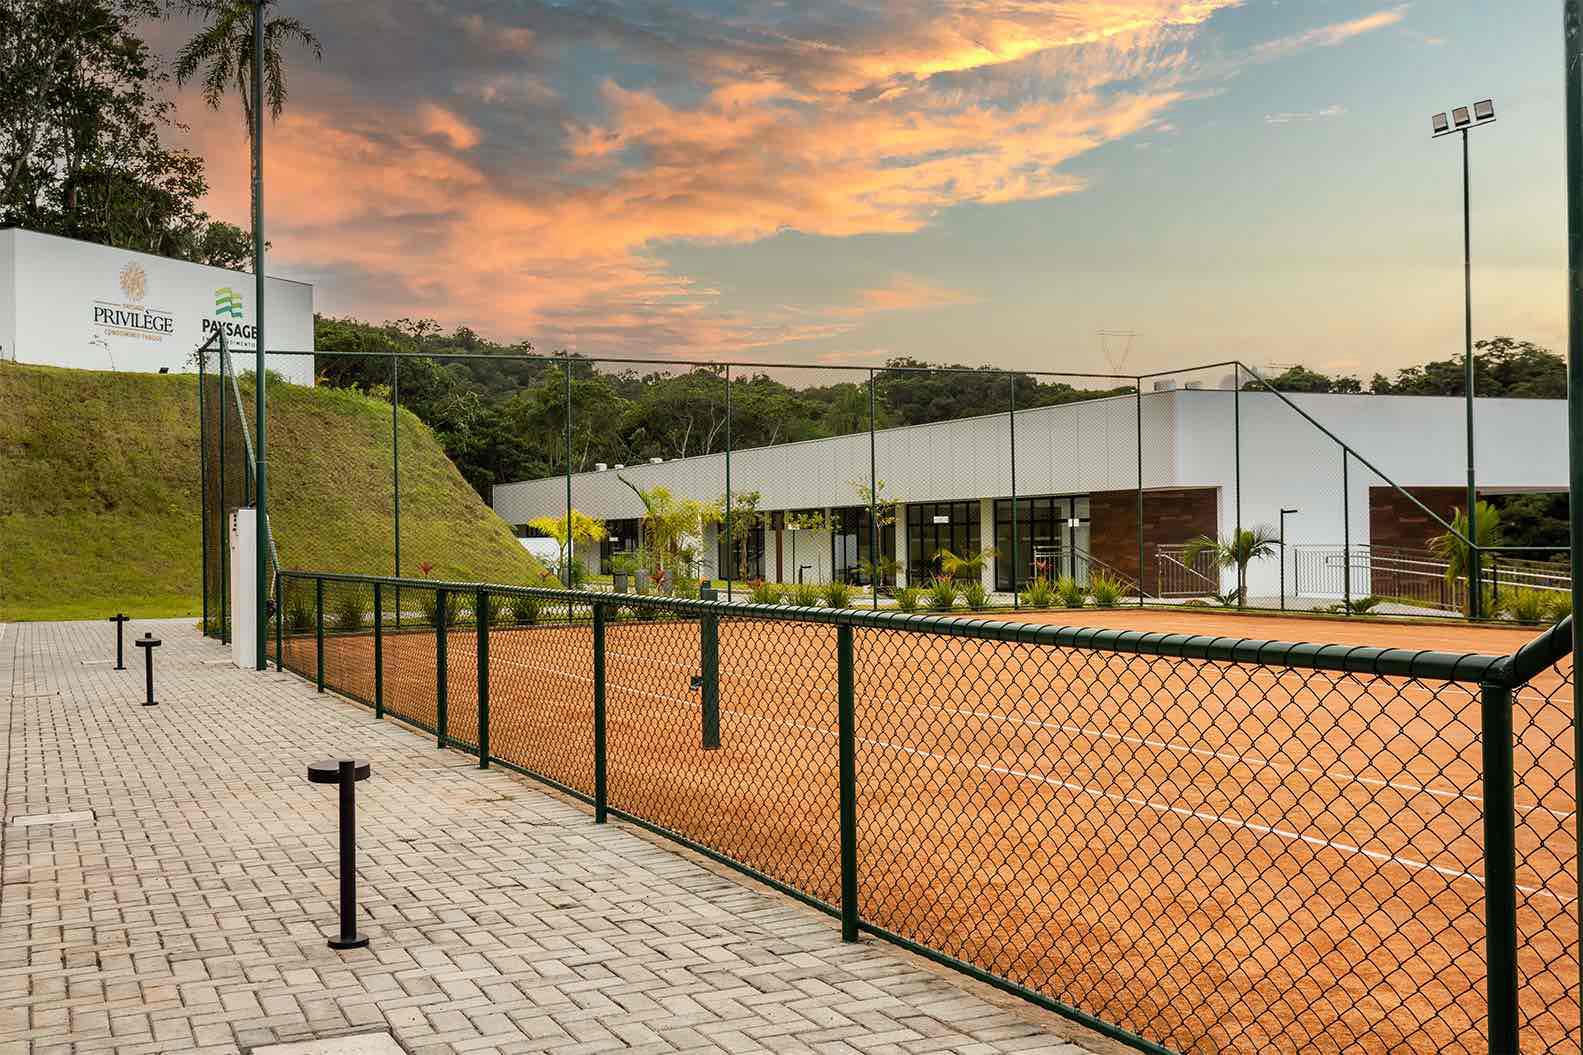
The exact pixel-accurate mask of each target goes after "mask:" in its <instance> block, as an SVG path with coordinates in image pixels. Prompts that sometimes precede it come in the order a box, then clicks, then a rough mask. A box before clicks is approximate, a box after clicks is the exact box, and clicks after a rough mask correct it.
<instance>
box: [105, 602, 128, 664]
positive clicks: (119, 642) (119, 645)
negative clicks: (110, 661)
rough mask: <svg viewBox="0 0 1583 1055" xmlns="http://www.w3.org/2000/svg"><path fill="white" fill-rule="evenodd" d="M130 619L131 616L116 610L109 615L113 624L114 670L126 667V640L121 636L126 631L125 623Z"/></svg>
mask: <svg viewBox="0 0 1583 1055" xmlns="http://www.w3.org/2000/svg"><path fill="white" fill-rule="evenodd" d="M131 621H132V617H131V616H129V615H127V614H126V613H124V612H117V613H115V615H112V616H111V617H110V622H112V623H114V624H115V669H116V670H125V669H126V642H125V641H124V640H123V636H124V635H125V633H126V624H128V623H130V622H131Z"/></svg>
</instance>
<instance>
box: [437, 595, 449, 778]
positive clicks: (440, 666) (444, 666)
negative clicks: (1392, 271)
mask: <svg viewBox="0 0 1583 1055" xmlns="http://www.w3.org/2000/svg"><path fill="white" fill-rule="evenodd" d="M450 604H451V599H450V598H449V597H448V596H446V593H445V591H444V590H435V591H434V741H435V743H434V746H435V747H438V748H439V749H440V750H442V751H443V750H445V730H446V725H447V723H446V720H445V718H446V716H445V704H446V700H445V697H446V693H447V690H448V688H449V686H448V685H447V684H446V681H447V676H448V675H449V674H450V664H449V663H448V662H447V660H446V657H445V624H447V623H449V622H450V621H451V613H450V610H449V609H450Z"/></svg>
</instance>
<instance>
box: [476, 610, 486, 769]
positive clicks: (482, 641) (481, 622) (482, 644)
mask: <svg viewBox="0 0 1583 1055" xmlns="http://www.w3.org/2000/svg"><path fill="white" fill-rule="evenodd" d="M473 636H474V637H475V638H477V639H478V659H477V662H478V768H479V769H488V768H489V591H488V590H479V591H478V597H477V599H476V600H475V601H474V602H473Z"/></svg>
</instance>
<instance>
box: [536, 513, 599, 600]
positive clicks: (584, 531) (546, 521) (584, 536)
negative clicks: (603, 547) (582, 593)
mask: <svg viewBox="0 0 1583 1055" xmlns="http://www.w3.org/2000/svg"><path fill="white" fill-rule="evenodd" d="M528 527H530V528H532V529H533V530H535V531H542V532H544V533H545V534H546V535H548V536H550V538H552V539H554V540H555V544H556V545H557V546H559V547H560V549H561V570H562V573H563V574H564V575H565V576H566V585H567V586H571V585H572V562H573V561H575V560H576V559H577V543H579V542H581V543H582V544H583V545H585V546H586V545H587V544H588V543H590V542H598V541H599V540H600V539H602V538H604V537H605V525H604V524H603V523H601V522H600V521H598V520H595V519H594V518H593V517H591V516H589V515H588V514H587V513H584V512H583V511H582V510H581V509H574V510H572V529H571V531H570V532H568V531H567V530H566V517H565V516H564V515H563V516H558V517H534V518H533V519H532V520H530V521H528ZM568 536H569V537H568ZM568 543H569V544H570V551H568Z"/></svg>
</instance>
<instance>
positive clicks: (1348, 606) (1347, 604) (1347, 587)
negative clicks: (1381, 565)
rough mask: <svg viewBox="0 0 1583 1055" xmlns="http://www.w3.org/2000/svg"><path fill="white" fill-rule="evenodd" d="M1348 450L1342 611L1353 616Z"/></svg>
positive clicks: (1343, 450) (1343, 477) (1343, 500)
mask: <svg viewBox="0 0 1583 1055" xmlns="http://www.w3.org/2000/svg"><path fill="white" fill-rule="evenodd" d="M1347 490H1348V488H1347V449H1346V448H1345V447H1343V448H1341V599H1342V602H1343V603H1342V608H1341V610H1342V611H1344V612H1346V613H1347V614H1348V615H1351V614H1352V506H1351V502H1350V499H1351V496H1350V495H1349V494H1348V493H1347Z"/></svg>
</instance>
